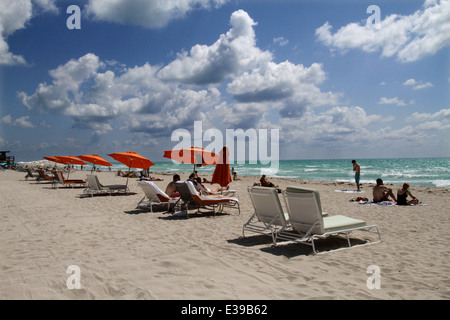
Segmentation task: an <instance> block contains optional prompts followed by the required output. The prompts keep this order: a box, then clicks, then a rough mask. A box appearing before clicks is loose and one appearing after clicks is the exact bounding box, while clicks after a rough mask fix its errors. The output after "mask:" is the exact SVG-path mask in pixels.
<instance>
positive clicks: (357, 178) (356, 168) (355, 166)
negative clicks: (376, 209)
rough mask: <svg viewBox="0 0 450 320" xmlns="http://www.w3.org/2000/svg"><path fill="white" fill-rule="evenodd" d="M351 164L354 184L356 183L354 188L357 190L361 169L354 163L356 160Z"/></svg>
mask: <svg viewBox="0 0 450 320" xmlns="http://www.w3.org/2000/svg"><path fill="white" fill-rule="evenodd" d="M352 163H353V171H355V182H356V188H357V189H358V191H360V190H359V178H360V174H361V167H360V166H359V164H358V163H356V160H352Z"/></svg>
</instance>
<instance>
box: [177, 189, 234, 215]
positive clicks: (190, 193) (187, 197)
mask: <svg viewBox="0 0 450 320" xmlns="http://www.w3.org/2000/svg"><path fill="white" fill-rule="evenodd" d="M175 187H176V188H177V191H178V192H179V193H180V196H181V200H182V201H183V203H184V204H185V206H186V213H187V212H188V207H189V205H193V206H195V207H196V208H197V212H199V210H200V208H210V209H213V211H214V214H215V213H216V208H218V207H219V211H223V208H224V207H235V208H237V209H238V212H239V214H240V213H241V209H240V207H239V199H238V198H236V197H218V196H217V197H215V196H208V197H206V196H202V195H200V194H199V193H198V192H197V190H196V189H195V187H194V184H193V183H192V182H191V181H177V182H175ZM186 216H187V214H186Z"/></svg>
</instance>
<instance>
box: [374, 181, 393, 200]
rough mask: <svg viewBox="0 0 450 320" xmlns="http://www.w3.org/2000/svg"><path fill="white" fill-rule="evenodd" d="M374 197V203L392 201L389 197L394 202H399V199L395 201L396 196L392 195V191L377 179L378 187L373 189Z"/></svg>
mask: <svg viewBox="0 0 450 320" xmlns="http://www.w3.org/2000/svg"><path fill="white" fill-rule="evenodd" d="M372 195H373V202H382V201H390V200H389V197H391V198H392V199H393V200H394V202H397V199H395V196H394V194H393V193H392V189H389V188H388V187H385V186H384V185H383V180H382V179H380V178H378V179H377V185H376V186H375V187H373V190H372Z"/></svg>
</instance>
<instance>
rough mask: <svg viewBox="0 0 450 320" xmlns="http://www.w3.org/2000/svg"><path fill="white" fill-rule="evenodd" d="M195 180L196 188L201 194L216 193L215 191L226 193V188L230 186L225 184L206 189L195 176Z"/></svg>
mask: <svg viewBox="0 0 450 320" xmlns="http://www.w3.org/2000/svg"><path fill="white" fill-rule="evenodd" d="M196 181H197V190H199V193H200V194H201V195H202V196H207V195H210V194H213V193H217V192H224V193H227V192H228V189H229V188H230V187H228V186H226V187H217V188H214V189H208V187H207V186H205V185H204V184H203V183H202V179H200V178H197V179H196Z"/></svg>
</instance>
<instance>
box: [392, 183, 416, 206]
mask: <svg viewBox="0 0 450 320" xmlns="http://www.w3.org/2000/svg"><path fill="white" fill-rule="evenodd" d="M408 196H410V197H411V198H412V200H407V199H406V198H407V197H408ZM419 203H420V201H419V199H417V198H416V197H414V196H413V195H412V193H411V192H410V191H409V183H406V182H405V183H404V184H403V186H402V188H401V189H399V190H398V191H397V205H399V206H406V205H411V204H419Z"/></svg>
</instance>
